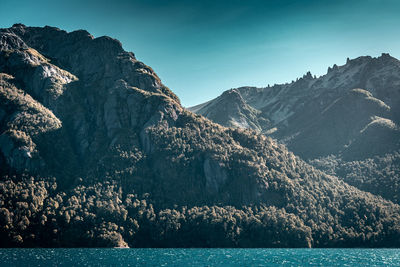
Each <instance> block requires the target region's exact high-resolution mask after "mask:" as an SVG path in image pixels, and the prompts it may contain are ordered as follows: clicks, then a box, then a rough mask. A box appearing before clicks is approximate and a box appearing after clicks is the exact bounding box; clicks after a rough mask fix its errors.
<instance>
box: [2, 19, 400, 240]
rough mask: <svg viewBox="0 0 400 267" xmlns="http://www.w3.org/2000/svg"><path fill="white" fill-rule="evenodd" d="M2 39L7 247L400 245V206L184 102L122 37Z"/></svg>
mask: <svg viewBox="0 0 400 267" xmlns="http://www.w3.org/2000/svg"><path fill="white" fill-rule="evenodd" d="M0 45H1V47H0V48H1V54H0V73H1V76H0V77H1V80H0V86H1V87H0V97H1V100H2V101H1V106H0V114H1V116H0V130H1V133H0V144H1V147H0V152H1V153H0V155H1V156H0V163H1V180H0V192H1V194H0V205H1V207H0V226H1V229H0V237H1V238H0V240H1V246H161V247H164V246H180V247H182V246H185V247H190V246H203V247H209V246H212V247H216V246H251V247H253V246H273V247H282V246H283V247H288V246H290V247H294V246H300V247H310V246H317V247H324V246H386V247H387V246H399V240H400V238H399V237H400V228H399V226H400V224H399V223H400V207H399V206H398V205H395V204H393V203H392V202H389V201H386V200H383V199H382V198H379V197H376V196H373V195H371V194H369V193H365V192H363V191H360V190H358V189H356V188H354V187H352V186H349V185H348V184H346V183H343V182H342V181H340V180H338V179H337V178H336V177H334V176H330V175H327V174H324V173H322V172H320V171H318V170H316V169H314V168H313V167H311V166H310V165H308V164H307V163H305V162H304V161H302V160H301V159H299V158H298V157H296V156H294V155H293V154H292V153H290V152H288V151H287V149H286V148H285V147H284V146H282V145H279V144H277V143H276V142H275V141H273V140H272V139H270V138H266V137H265V136H263V135H257V134H256V133H255V132H253V131H249V130H241V129H232V128H225V127H223V126H220V125H218V124H215V123H213V122H211V121H209V120H207V119H205V118H204V117H202V116H199V115H195V114H193V113H191V112H189V111H188V110H185V109H184V108H183V107H182V106H181V105H180V103H179V100H178V98H177V97H176V96H175V95H174V94H173V93H172V92H171V91H170V90H169V89H168V88H167V87H165V86H164V85H163V84H162V83H161V81H160V79H159V78H158V76H157V75H156V74H155V73H154V71H153V70H152V69H151V68H150V67H148V66H146V65H145V64H143V63H141V62H139V61H138V60H137V59H136V58H135V56H134V55H133V54H132V53H129V52H125V51H124V50H123V49H122V47H121V44H120V43H119V42H118V41H117V40H114V39H112V38H109V37H99V38H93V37H92V36H91V35H90V34H89V33H87V32H86V31H82V30H80V31H76V32H71V33H67V32H65V31H62V30H59V29H57V28H52V27H44V28H36V27H26V26H24V25H20V24H17V25H14V26H13V27H12V28H9V29H2V30H0ZM234 98H235V99H238V98H237V96H234ZM238 101H239V103H241V102H240V98H239V99H238ZM249 111H250V109H249ZM252 112H253V111H252Z"/></svg>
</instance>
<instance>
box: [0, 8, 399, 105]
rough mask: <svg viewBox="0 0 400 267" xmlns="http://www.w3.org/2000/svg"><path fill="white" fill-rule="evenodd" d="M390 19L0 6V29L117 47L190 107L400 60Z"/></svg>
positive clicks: (365, 14)
mask: <svg viewBox="0 0 400 267" xmlns="http://www.w3.org/2000/svg"><path fill="white" fill-rule="evenodd" d="M399 14H400V1H397V0H353V1H350V0H346V1H335V0H330V1H325V0H318V1H311V0H303V1H289V0H265V1H257V0H247V1H239V0H220V1H218V0H214V1H211V0H205V1H201V0H197V1H190V0H164V1H162V0H140V1H139V0H121V1H118V0H114V1H103V0H101V1H93V0H88V1H84V0H81V1H76V0H68V1H67V0H64V1H57V0H35V1H25V0H19V1H15V0H1V4H0V27H1V28H4V27H11V26H12V24H14V23H17V22H19V23H24V24H25V25H27V26H44V25H50V26H55V27H59V28H62V29H64V30H67V31H72V30H77V29H85V30H87V31H89V32H90V33H91V34H93V35H94V36H95V37H98V36H102V35H108V36H111V37H113V38H117V39H119V40H120V41H121V42H122V44H123V46H124V48H125V50H128V51H132V52H134V53H135V54H136V57H137V58H138V59H139V60H141V61H143V62H144V63H146V64H147V65H149V66H151V67H152V68H153V69H154V70H155V71H156V72H157V74H158V75H159V76H160V78H161V80H162V81H163V83H164V84H165V85H167V86H168V87H169V88H170V89H171V90H172V91H174V92H175V93H176V94H177V95H178V96H179V98H180V99H181V101H182V104H183V105H184V106H192V105H195V104H198V103H202V102H204V101H207V100H209V99H211V98H214V97H216V96H218V95H219V94H221V93H222V92H223V91H225V90H227V89H230V88H235V87H239V86H244V85H250V86H266V85H268V84H274V83H284V82H290V81H291V80H294V79H296V78H297V77H300V76H302V75H303V74H305V73H306V72H307V71H311V73H312V74H316V75H317V76H318V75H322V74H325V73H326V70H327V68H328V66H331V65H333V64H335V63H336V64H338V65H341V64H344V62H345V60H346V58H347V57H350V58H355V57H358V56H361V55H371V56H378V55H380V54H381V53H382V52H388V53H390V54H391V55H393V56H395V57H397V58H400V15H399Z"/></svg>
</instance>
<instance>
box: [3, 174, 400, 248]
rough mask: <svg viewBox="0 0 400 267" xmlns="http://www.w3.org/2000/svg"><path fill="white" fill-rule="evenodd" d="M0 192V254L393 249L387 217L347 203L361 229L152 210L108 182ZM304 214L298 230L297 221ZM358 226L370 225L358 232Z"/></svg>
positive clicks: (274, 212) (42, 184)
mask: <svg viewBox="0 0 400 267" xmlns="http://www.w3.org/2000/svg"><path fill="white" fill-rule="evenodd" d="M0 193H1V194H0V203H1V209H0V222H1V230H0V237H1V239H0V240H1V243H0V244H1V246H3V247H4V246H33V247H35V246H51V247H58V246H63V247H79V246H126V245H129V246H130V247H136V246H139V247H150V246H151V247H153V246H156V247H171V246H173V247H232V246H235V247H308V246H311V245H313V246H317V247H319V246H321V247H324V246H327V245H328V246H343V245H345V246H376V245H380V246H393V245H398V243H397V242H398V240H399V237H400V236H399V233H400V232H399V229H398V225H397V226H395V225H393V221H391V220H379V219H376V218H378V217H379V216H382V213H385V212H387V210H384V209H382V207H379V206H376V207H372V206H371V207H363V206H360V205H359V203H355V202H351V201H349V202H350V203H347V204H345V207H344V208H343V211H344V212H346V213H347V214H348V215H351V216H358V214H360V210H361V209H362V208H368V209H371V210H370V213H369V214H368V215H369V216H371V217H370V218H367V217H366V216H364V217H363V218H357V220H360V223H359V225H354V223H353V222H352V219H351V217H349V218H347V219H343V218H340V215H339V214H340V213H341V212H342V211H339V210H338V213H339V214H335V215H334V216H333V217H331V218H329V219H328V220H324V219H322V218H321V217H322V216H320V215H318V214H315V215H313V216H312V214H304V213H305V212H306V211H304V212H303V214H301V215H300V216H296V215H294V214H293V213H290V212H288V211H287V210H288V209H290V207H289V206H287V207H286V209H285V208H276V207H274V206H270V207H267V206H265V205H252V206H245V207H241V208H235V207H233V206H215V205H213V206H206V205H204V206H200V207H199V206H195V207H187V206H179V207H178V206H175V207H174V208H170V209H156V208H155V206H154V204H153V202H152V201H151V199H150V198H149V194H143V195H142V196H140V197H139V196H138V195H137V194H124V192H123V190H122V189H121V187H120V186H118V184H116V183H115V182H111V181H109V182H105V183H102V184H101V183H97V184H94V185H91V186H85V185H77V186H76V187H74V188H73V189H71V190H70V191H69V192H68V193H65V192H63V191H58V190H57V183H56V181H55V180H54V179H40V178H33V177H29V176H23V177H19V178H17V177H12V178H8V179H7V180H6V181H2V182H1V183H0ZM351 210H352V212H351V214H350V213H348V211H351ZM310 213H312V212H310ZM310 215H311V218H310V220H309V221H308V222H306V223H305V221H304V219H302V218H306V217H307V216H310ZM335 220H336V221H335ZM363 220H369V221H370V222H372V224H369V225H368V226H365V222H363ZM316 223H317V224H318V225H317V224H316ZM349 225H351V227H349ZM371 227H372V228H371ZM396 227H397V228H396ZM325 228H326V229H325ZM385 235H387V236H386V237H385ZM388 241H391V242H388Z"/></svg>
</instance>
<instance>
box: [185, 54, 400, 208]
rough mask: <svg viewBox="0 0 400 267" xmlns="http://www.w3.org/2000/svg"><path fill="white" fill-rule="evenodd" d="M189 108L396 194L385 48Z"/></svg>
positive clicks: (398, 141) (398, 92)
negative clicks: (320, 71) (319, 72)
mask: <svg viewBox="0 0 400 267" xmlns="http://www.w3.org/2000/svg"><path fill="white" fill-rule="evenodd" d="M189 109H190V110H192V111H193V112H196V113H197V114H201V115H203V116H205V117H207V118H209V119H211V120H212V121H215V122H217V123H219V124H221V125H224V126H228V127H236V128H247V129H254V130H255V131H257V132H260V133H262V134H265V135H267V136H270V137H272V138H274V139H276V140H277V141H278V142H279V143H282V144H284V145H286V146H287V147H288V149H289V150H290V151H293V152H294V153H295V154H296V155H298V156H300V157H301V158H302V159H304V160H306V161H309V163H311V164H313V165H314V166H316V167H318V168H320V169H322V170H324V171H325V172H328V173H330V174H332V175H336V176H338V177H341V178H342V179H344V180H345V181H346V182H348V183H350V184H352V185H354V186H357V187H359V188H361V189H363V190H367V191H369V192H372V193H375V194H379V195H381V196H383V197H385V198H388V199H390V200H393V201H394V202H396V203H399V201H400V194H399V189H398V188H399V187H398V185H399V182H400V177H399V175H400V174H399V173H400V165H399V164H400V161H399V149H400V127H399V125H400V115H399V114H400V61H399V60H397V59H396V58H394V57H391V56H390V55H389V54H385V53H383V54H382V55H381V56H380V57H377V58H373V57H370V56H362V57H359V58H356V59H351V60H350V59H347V62H346V64H344V65H343V66H337V65H334V66H333V67H329V68H328V72H327V74H325V75H322V76H321V77H318V78H317V77H315V76H313V75H312V74H311V73H310V72H308V73H307V74H306V75H304V76H303V77H302V78H299V79H297V80H296V81H292V82H291V83H287V84H279V85H274V86H268V87H265V88H255V87H241V88H237V89H231V90H228V91H225V92H224V93H223V94H222V95H221V96H219V97H217V98H215V99H213V100H211V101H208V102H206V103H204V104H200V105H197V106H194V107H191V108H189ZM377 184H379V185H380V186H377Z"/></svg>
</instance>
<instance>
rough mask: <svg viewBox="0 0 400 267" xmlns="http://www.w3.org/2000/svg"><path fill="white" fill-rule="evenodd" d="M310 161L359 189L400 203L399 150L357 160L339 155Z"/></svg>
mask: <svg viewBox="0 0 400 267" xmlns="http://www.w3.org/2000/svg"><path fill="white" fill-rule="evenodd" d="M310 163H311V164H312V165H314V166H315V167H317V168H320V169H321V170H323V171H325V172H326V173H330V174H332V175H336V176H338V177H339V178H340V179H343V180H344V181H345V182H346V183H348V184H351V185H353V186H355V187H357V188H359V189H361V190H364V191H367V192H371V193H373V194H376V195H380V196H382V197H383V198H385V199H388V200H391V201H393V202H394V203H400V153H399V151H395V152H393V153H388V154H386V155H382V156H375V157H373V158H368V159H364V160H357V161H345V160H343V159H341V158H340V157H335V156H329V157H325V158H319V159H315V160H312V161H310Z"/></svg>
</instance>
